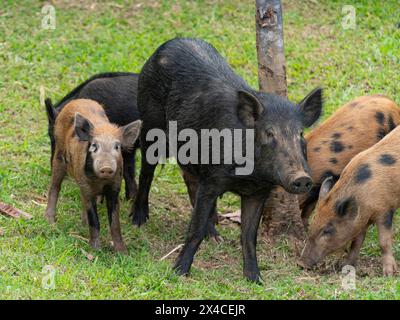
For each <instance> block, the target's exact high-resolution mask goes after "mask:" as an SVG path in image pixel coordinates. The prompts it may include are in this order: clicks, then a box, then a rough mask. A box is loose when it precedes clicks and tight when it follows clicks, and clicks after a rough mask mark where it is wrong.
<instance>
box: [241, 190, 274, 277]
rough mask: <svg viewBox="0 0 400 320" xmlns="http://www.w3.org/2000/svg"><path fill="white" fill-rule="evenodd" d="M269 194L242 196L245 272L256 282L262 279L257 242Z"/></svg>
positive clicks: (242, 241) (242, 239)
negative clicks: (263, 210)
mask: <svg viewBox="0 0 400 320" xmlns="http://www.w3.org/2000/svg"><path fill="white" fill-rule="evenodd" d="M267 196H268V194H267V193H260V194H256V195H250V196H242V197H241V207H242V210H241V211H242V223H241V228H242V234H241V243H242V250H243V273H244V276H245V277H246V278H247V279H249V280H250V281H254V282H260V281H261V275H260V270H259V269H258V263H257V255H256V244H257V231H258V227H259V224H260V219H261V214H262V209H263V206H264V202H265V199H266V198H267Z"/></svg>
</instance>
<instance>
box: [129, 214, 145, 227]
mask: <svg viewBox="0 0 400 320" xmlns="http://www.w3.org/2000/svg"><path fill="white" fill-rule="evenodd" d="M148 219H149V214H148V213H146V212H143V211H138V210H136V211H135V213H134V215H133V219H132V223H133V224H134V225H135V226H138V227H140V226H141V225H142V224H145V223H146V221H147V220H148Z"/></svg>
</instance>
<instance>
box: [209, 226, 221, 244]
mask: <svg viewBox="0 0 400 320" xmlns="http://www.w3.org/2000/svg"><path fill="white" fill-rule="evenodd" d="M206 238H207V239H211V240H214V241H215V242H216V243H221V242H223V241H224V239H223V238H222V237H221V236H220V235H219V233H218V231H217V230H216V229H215V226H214V225H213V226H212V227H209V229H208V231H207V235H206Z"/></svg>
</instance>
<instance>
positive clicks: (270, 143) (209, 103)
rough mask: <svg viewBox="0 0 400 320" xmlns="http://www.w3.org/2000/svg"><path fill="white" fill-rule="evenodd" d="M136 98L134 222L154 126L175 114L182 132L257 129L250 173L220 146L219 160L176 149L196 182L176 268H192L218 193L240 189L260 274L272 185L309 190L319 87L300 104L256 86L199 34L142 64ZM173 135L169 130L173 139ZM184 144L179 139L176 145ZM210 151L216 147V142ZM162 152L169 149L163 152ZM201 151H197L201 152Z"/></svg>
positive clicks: (166, 126)
mask: <svg viewBox="0 0 400 320" xmlns="http://www.w3.org/2000/svg"><path fill="white" fill-rule="evenodd" d="M138 106H139V111H140V116H141V120H142V122H143V123H142V132H141V136H140V138H141V142H140V143H141V152H142V165H141V172H140V179H139V189H138V194H137V198H136V202H135V204H134V206H133V207H132V211H133V212H132V213H133V223H134V224H136V225H141V224H142V223H144V222H145V221H146V220H147V219H148V212H149V207H148V195H149V190H150V185H151V182H152V179H153V175H154V170H155V168H156V165H157V164H156V163H154V162H153V161H149V160H148V158H147V157H148V154H147V151H148V150H150V149H152V148H150V147H152V146H153V144H154V142H152V141H149V140H151V139H148V138H146V137H147V134H148V133H150V134H152V133H154V132H155V131H152V132H150V130H152V129H161V130H158V131H161V132H169V131H170V127H171V125H172V122H171V121H176V124H177V132H180V131H181V130H182V129H185V128H190V129H192V130H194V131H195V132H196V133H197V134H198V136H200V135H201V130H202V129H217V130H223V129H228V131H229V130H233V129H239V130H241V131H244V130H245V129H251V130H253V131H252V132H253V133H254V138H253V139H252V140H251V141H250V142H249V143H250V144H251V143H254V152H253V154H251V155H248V156H249V157H250V158H252V159H254V162H253V165H254V167H253V168H254V169H253V170H252V171H251V172H250V173H248V174H246V175H238V174H237V170H236V169H238V168H239V167H240V166H241V165H240V164H238V163H237V161H233V162H232V163H230V164H229V162H228V161H224V159H225V160H226V155H225V154H224V153H223V152H222V151H221V154H223V155H224V156H223V157H222V156H221V158H220V159H219V160H220V164H218V163H217V164H202V163H203V162H201V163H200V164H196V163H193V162H192V163H183V162H182V161H181V159H180V158H179V153H178V157H177V158H178V159H177V161H178V164H179V165H180V167H181V169H182V170H183V171H184V172H188V173H189V174H190V175H191V176H192V178H193V177H195V178H197V187H196V188H195V189H196V197H195V198H196V199H195V201H194V209H193V215H192V219H191V222H190V227H189V232H188V236H187V239H186V242H185V245H184V247H183V249H182V251H181V253H180V255H179V257H178V259H177V261H176V264H175V270H176V271H177V272H178V273H179V274H188V273H189V270H190V266H191V264H192V261H193V257H194V254H195V253H196V251H197V249H198V247H199V245H200V243H201V241H202V240H203V238H204V236H205V235H206V233H207V225H209V224H210V220H211V221H212V219H213V218H214V214H215V204H216V201H217V198H218V197H219V196H220V195H222V194H224V193H225V192H227V191H231V192H234V193H236V194H239V195H240V196H241V203H242V208H241V209H242V224H241V228H242V235H241V243H242V247H243V258H244V275H245V276H246V277H247V278H248V279H249V280H252V281H259V280H260V272H259V269H258V264H257V257H256V240H257V230H258V226H259V222H260V216H261V211H262V210H261V209H262V207H263V204H264V201H265V199H266V198H267V197H268V195H269V193H270V190H271V189H272V188H273V186H275V185H281V186H283V187H284V188H285V189H286V190H287V191H288V192H291V193H305V192H308V191H309V190H310V189H311V187H312V180H311V178H310V175H309V172H308V171H309V169H308V167H307V162H306V156H305V155H306V145H305V140H304V138H303V128H304V127H309V126H311V125H312V124H313V123H314V122H315V121H316V120H317V119H318V118H319V116H320V114H321V109H322V90H321V89H319V88H318V89H316V90H314V91H313V92H311V93H310V94H309V95H308V96H307V97H306V98H305V99H304V100H303V101H302V102H301V103H300V104H299V105H297V104H293V103H291V102H289V101H288V100H286V99H284V98H281V97H278V96H275V95H272V94H266V93H261V92H258V91H255V90H253V89H251V88H250V87H249V86H248V85H247V83H246V82H245V81H244V80H243V79H242V78H241V77H239V76H238V75H236V74H235V73H234V72H233V70H232V69H231V68H230V66H229V65H228V63H227V62H226V61H225V60H224V58H223V57H222V56H221V55H220V54H219V53H218V52H217V51H216V49H215V48H214V47H213V46H212V45H210V44H208V43H207V42H204V41H202V40H199V39H174V40H170V41H168V42H166V43H165V44H163V45H162V46H161V47H159V48H158V49H157V50H156V52H155V53H154V54H153V55H152V56H151V57H150V58H149V59H148V61H147V62H146V64H145V65H144V67H143V69H142V71H141V73H140V76H139V87H138ZM243 136H244V134H243ZM170 137H171V136H170V134H168V138H167V139H168V141H169V140H170ZM240 144H241V145H242V147H243V148H245V147H247V146H248V144H247V143H246V140H245V138H244V137H243V138H242V140H239V141H238V142H237V141H236V143H235V144H234V145H233V147H234V148H235V147H237V146H239V145H240ZM183 145H184V142H182V141H180V142H178V145H177V150H179V149H180V148H181V147H182V146H183ZM224 150H225V149H224ZM242 150H244V149H242ZM246 150H247V149H246ZM169 151H170V150H169V149H168V150H167V152H169ZM202 151H204V150H202ZM207 151H212V152H213V153H211V155H213V154H215V149H211V148H210V149H208V150H207ZM208 154H210V153H208ZM162 156H167V154H162V153H161V154H159V157H162ZM201 158H202V152H199V154H198V159H201ZM250 158H249V159H250ZM214 163H215V162H214ZM192 180H193V179H192ZM211 223H212V222H211Z"/></svg>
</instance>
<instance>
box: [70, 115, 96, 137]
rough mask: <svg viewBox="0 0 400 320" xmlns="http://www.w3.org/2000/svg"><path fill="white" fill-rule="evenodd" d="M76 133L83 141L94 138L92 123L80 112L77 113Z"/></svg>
mask: <svg viewBox="0 0 400 320" xmlns="http://www.w3.org/2000/svg"><path fill="white" fill-rule="evenodd" d="M74 126H75V133H76V135H77V136H78V138H79V140H81V141H89V140H90V139H91V138H92V133H91V131H92V130H93V125H92V123H91V122H90V121H89V120H88V119H86V118H85V117H84V116H83V115H81V114H80V113H79V112H77V113H75V120H74Z"/></svg>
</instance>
